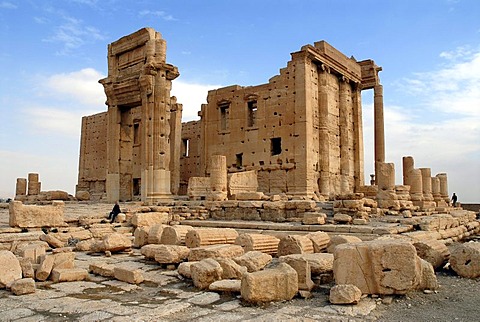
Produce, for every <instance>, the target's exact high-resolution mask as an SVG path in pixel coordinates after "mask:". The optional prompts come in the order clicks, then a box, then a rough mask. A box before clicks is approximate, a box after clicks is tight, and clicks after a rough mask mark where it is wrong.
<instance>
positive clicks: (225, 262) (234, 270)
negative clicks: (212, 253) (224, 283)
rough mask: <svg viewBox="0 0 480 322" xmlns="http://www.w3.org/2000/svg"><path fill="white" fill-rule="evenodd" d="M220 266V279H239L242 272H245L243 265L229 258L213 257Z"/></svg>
mask: <svg viewBox="0 0 480 322" xmlns="http://www.w3.org/2000/svg"><path fill="white" fill-rule="evenodd" d="M215 260H216V261H217V262H218V263H219V264H220V266H222V279H241V278H242V276H243V274H245V273H246V272H247V268H246V267H245V266H240V265H239V264H238V263H237V262H235V261H234V260H233V259H231V258H219V257H218V258H215Z"/></svg>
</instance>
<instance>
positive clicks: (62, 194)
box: [42, 190, 70, 201]
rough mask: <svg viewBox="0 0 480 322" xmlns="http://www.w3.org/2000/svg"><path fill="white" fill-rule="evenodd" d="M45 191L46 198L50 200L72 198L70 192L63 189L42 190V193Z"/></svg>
mask: <svg viewBox="0 0 480 322" xmlns="http://www.w3.org/2000/svg"><path fill="white" fill-rule="evenodd" d="M43 193H45V198H46V199H47V200H49V201H51V200H63V201H68V200H69V199H70V196H69V195H68V192H66V191H62V190H52V191H45V192H42V194H43Z"/></svg>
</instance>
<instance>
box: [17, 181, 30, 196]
mask: <svg viewBox="0 0 480 322" xmlns="http://www.w3.org/2000/svg"><path fill="white" fill-rule="evenodd" d="M26 194H27V179H25V178H17V184H16V186H15V198H17V197H21V196H25V195H26Z"/></svg>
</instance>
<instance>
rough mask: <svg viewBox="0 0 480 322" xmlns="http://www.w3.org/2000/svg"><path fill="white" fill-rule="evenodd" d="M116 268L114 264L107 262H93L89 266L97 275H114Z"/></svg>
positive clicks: (89, 269)
mask: <svg viewBox="0 0 480 322" xmlns="http://www.w3.org/2000/svg"><path fill="white" fill-rule="evenodd" d="M114 270H115V266H114V265H110V264H107V263H101V262H100V263H92V264H90V265H89V266H88V271H89V272H90V273H92V274H95V275H100V276H103V277H113V276H114V275H115V274H114Z"/></svg>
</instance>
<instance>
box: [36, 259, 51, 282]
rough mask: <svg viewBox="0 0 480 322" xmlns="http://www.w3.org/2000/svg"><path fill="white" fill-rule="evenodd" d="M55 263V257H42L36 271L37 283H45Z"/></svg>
mask: <svg viewBox="0 0 480 322" xmlns="http://www.w3.org/2000/svg"><path fill="white" fill-rule="evenodd" d="M54 263H55V257H54V256H53V255H46V256H45V257H43V260H42V262H41V263H40V266H39V267H38V269H37V270H36V273H35V278H36V279H37V280H38V281H46V280H47V279H48V277H49V276H50V273H51V272H52V269H53V264H54Z"/></svg>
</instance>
